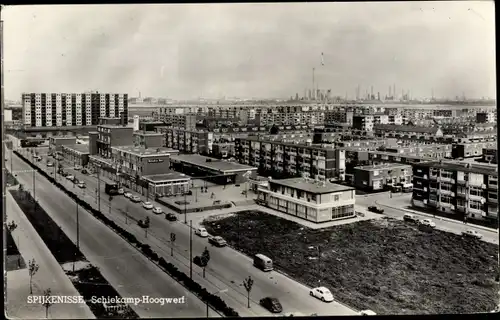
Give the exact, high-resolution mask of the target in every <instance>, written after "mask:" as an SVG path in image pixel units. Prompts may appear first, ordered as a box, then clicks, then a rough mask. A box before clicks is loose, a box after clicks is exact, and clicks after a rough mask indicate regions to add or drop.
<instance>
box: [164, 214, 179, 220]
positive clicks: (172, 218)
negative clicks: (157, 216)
mask: <svg viewBox="0 0 500 320" xmlns="http://www.w3.org/2000/svg"><path fill="white" fill-rule="evenodd" d="M165 219H167V220H168V221H177V216H176V215H175V214H173V213H171V212H169V213H167V214H165Z"/></svg>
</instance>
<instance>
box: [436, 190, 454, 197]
mask: <svg viewBox="0 0 500 320" xmlns="http://www.w3.org/2000/svg"><path fill="white" fill-rule="evenodd" d="M439 194H441V195H444V196H450V197H454V196H455V192H453V191H451V190H443V189H440V190H439Z"/></svg>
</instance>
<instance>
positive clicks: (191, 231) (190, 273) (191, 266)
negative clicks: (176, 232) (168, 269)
mask: <svg viewBox="0 0 500 320" xmlns="http://www.w3.org/2000/svg"><path fill="white" fill-rule="evenodd" d="M189 278H190V279H193V220H189Z"/></svg>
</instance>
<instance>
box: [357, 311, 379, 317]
mask: <svg viewBox="0 0 500 320" xmlns="http://www.w3.org/2000/svg"><path fill="white" fill-rule="evenodd" d="M359 315H360V316H376V315H377V314H376V313H375V312H373V311H372V310H362V311H360V312H359Z"/></svg>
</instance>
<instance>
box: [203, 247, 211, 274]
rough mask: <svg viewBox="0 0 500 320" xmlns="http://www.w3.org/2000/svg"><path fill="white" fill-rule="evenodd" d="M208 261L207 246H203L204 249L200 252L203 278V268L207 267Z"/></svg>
mask: <svg viewBox="0 0 500 320" xmlns="http://www.w3.org/2000/svg"><path fill="white" fill-rule="evenodd" d="M209 261H210V252H209V251H208V248H207V247H205V250H203V253H202V254H201V263H202V265H203V278H205V270H206V268H207V265H208V262H209Z"/></svg>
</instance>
